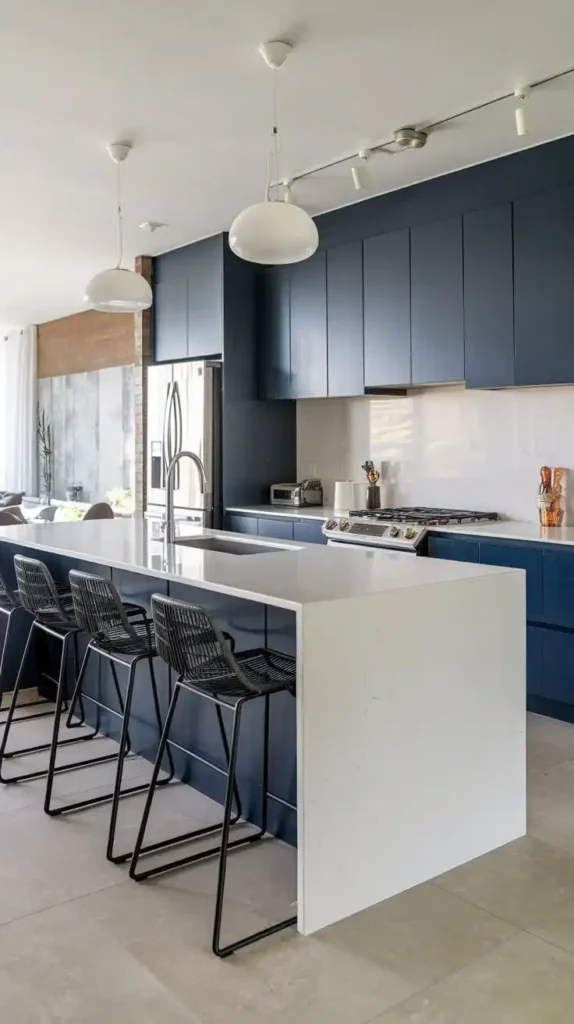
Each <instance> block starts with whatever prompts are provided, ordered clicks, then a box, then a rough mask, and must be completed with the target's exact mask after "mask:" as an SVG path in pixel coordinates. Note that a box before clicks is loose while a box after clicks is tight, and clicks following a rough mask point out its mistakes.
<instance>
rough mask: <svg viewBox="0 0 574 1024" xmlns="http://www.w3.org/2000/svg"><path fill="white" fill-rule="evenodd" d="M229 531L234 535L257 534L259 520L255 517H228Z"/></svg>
mask: <svg viewBox="0 0 574 1024" xmlns="http://www.w3.org/2000/svg"><path fill="white" fill-rule="evenodd" d="M227 529H228V530H231V531H232V533H255V534H256V533H257V519H256V518H255V516H236V515H228V517H227Z"/></svg>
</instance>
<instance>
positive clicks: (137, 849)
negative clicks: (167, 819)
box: [129, 685, 180, 882]
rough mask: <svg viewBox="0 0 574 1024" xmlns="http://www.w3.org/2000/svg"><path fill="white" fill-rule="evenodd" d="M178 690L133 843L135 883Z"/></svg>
mask: <svg viewBox="0 0 574 1024" xmlns="http://www.w3.org/2000/svg"><path fill="white" fill-rule="evenodd" d="M179 690H180V688H179V686H177V685H176V686H175V687H174V691H173V696H172V698H171V700H170V702H169V708H168V710H167V715H166V719H165V724H164V727H163V732H162V734H161V739H160V741H159V747H158V748H157V755H156V759H155V764H154V766H153V772H152V777H151V781H150V784H149V790H148V794H147V797H146V802H145V806H144V810H143V814H142V820H141V822H140V827H139V831H138V834H137V838H136V843H135V846H134V852H133V854H132V860H131V864H130V872H129V874H130V878H133V879H134V880H135V881H136V882H137V881H140V879H141V878H142V877H143V876H142V875H139V876H138V874H137V865H138V860H139V858H140V854H141V853H142V851H143V848H144V846H143V842H144V839H145V833H146V829H147V823H148V821H149V815H150V811H151V805H152V802H153V798H154V793H155V789H156V786H157V780H158V778H159V773H160V771H161V762H162V761H163V755H164V753H165V750H166V747H167V742H168V739H169V731H170V729H171V723H172V721H173V716H174V714H175V709H176V707H177V702H178V700H179ZM146 877H147V876H146Z"/></svg>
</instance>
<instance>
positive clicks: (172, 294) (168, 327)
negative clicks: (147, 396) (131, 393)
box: [152, 273, 187, 363]
mask: <svg viewBox="0 0 574 1024" xmlns="http://www.w3.org/2000/svg"><path fill="white" fill-rule="evenodd" d="M152 308H153V321H154V331H153V334H154V358H155V361H156V362H164V363H170V362H173V361H174V360H175V359H187V276H186V275H185V274H184V273H182V274H179V275H174V277H173V278H169V277H167V278H166V279H165V280H164V281H161V280H159V281H155V282H154V289H153V307H152Z"/></svg>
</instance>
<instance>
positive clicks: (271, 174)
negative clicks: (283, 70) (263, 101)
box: [265, 71, 279, 203]
mask: <svg viewBox="0 0 574 1024" xmlns="http://www.w3.org/2000/svg"><path fill="white" fill-rule="evenodd" d="M276 75H277V71H275V76H274V78H273V127H272V129H271V139H270V142H269V153H268V156H267V180H266V182H265V202H267V203H270V202H272V196H271V190H272V189H273V188H274V186H275V185H276V184H277V181H278V177H279V129H278V127H277V78H276Z"/></svg>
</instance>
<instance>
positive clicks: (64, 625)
mask: <svg viewBox="0 0 574 1024" xmlns="http://www.w3.org/2000/svg"><path fill="white" fill-rule="evenodd" d="M14 564H15V566H16V568H17V572H18V567H19V566H22V567H23V569H24V570H25V567H26V566H28V567H29V568H31V569H32V570H33V571H35V572H38V573H40V574H41V576H42V577H43V581H42V582H43V586H44V588H45V595H46V604H45V607H44V609H43V610H41V611H40V613H39V615H38V614H36V611H35V609H34V606H33V604H30V603H29V600H28V598H27V597H26V592H25V589H24V587H23V586H22V587H20V589H19V594H20V598H21V601H22V605H23V607H24V608H25V610H26V611H28V612H29V614H30V615H31V616H33V620H32V625H31V627H30V632H29V634H28V639H27V641H26V646H25V648H24V653H23V655H22V660H21V662H20V668H19V670H18V675H17V677H16V683H15V686H14V691H13V694H12V700H11V702H10V707H9V709H8V715H7V718H6V723H5V726H4V733H3V736H2V741H1V743H0V783H3V784H5V785H13V784H15V783H18V782H25V781H32V780H34V779H43V778H46V779H47V786H46V798H45V801H44V810H45V811H46V813H47V814H50V815H54V814H62V813H64V811H66V810H71V809H72V808H71V807H70V806H67V807H58V808H55V809H52V808H51V806H50V803H51V792H52V787H53V780H54V775H55V774H63V773H65V772H71V771H76V770H79V769H81V768H90V767H91V766H92V765H96V764H105V763H106V762H109V761H115V760H116V759H117V756H118V755H117V754H115V753H114V754H103V755H102V756H101V757H95V758H89V759H87V760H81V761H72V762H68V763H67V764H64V765H61V766H59V767H56V764H55V759H56V754H57V750H58V748H59V747H63V746H67V745H68V744H70V743H85V742H88V741H90V740H93V739H95V738H96V737H97V736H98V735H99V732H98V729H97V728H96V729H94V730H92V731H90V732H88V733H82V734H78V735H75V736H72V737H70V738H68V739H60V738H59V731H60V717H61V715H62V712H63V711H68V720H67V723H66V724H67V726H68V728H71V729H77V728H79V727H81V726H83V725H84V724H85V715H84V707H83V699H84V696H86V695H84V694H82V692H81V687H80V686H79V685H78V681H79V682H80V683H81V679H83V675H84V674H85V668H86V662H87V655H88V652H89V645H88V648H87V649H86V653H85V655H84V659H83V662H82V668H81V669H80V673H79V675H78V636H79V635H80V634H81V633H82V632H84V631H83V629H82V628H81V627H80V626H79V625H78V624H77V622H75V620H74V619H72V618H71V616H70V614H69V613H68V612H67V611H66V610H65V608H64V605H63V603H62V600H63V598H64V596H69V591H68V592H67V594H66V595H65V594H64V592H63V590H62V588H60V589H58V587H57V585H56V584H55V582H54V580H53V578H52V576H51V573H50V572H49V570H48V568H47V566H45V565H44V563H43V562H40V561H38V560H37V559H31V558H27V557H25V556H23V555H16V556H15V558H14ZM26 604H28V605H29V606H28V608H26ZM131 610H132V614H137V615H143V616H144V617H145V609H144V608H141V607H140V606H138V605H132V606H131ZM46 613H49V614H51V615H52V616H53V617H54V622H53V624H50V625H49V624H48V622H47V621H43V617H44V618H45V617H46ZM35 630H39V631H40V632H43V633H45V634H46V635H48V636H51V637H54V638H55V639H56V640H58V641H59V642H60V643H61V645H62V648H61V654H60V665H59V671H58V677H57V679H56V680H54V682H55V683H56V701H55V707H54V708H52V709H51V710H50V711H48V712H44V713H42V714H41V715H38V716H36V717H47V716H52V717H53V719H54V727H53V731H52V738H51V740H50V742H49V743H37V744H34V745H33V746H29V747H19V748H17V749H15V750H10V751H7V750H6V747H7V744H8V739H9V736H10V730H11V727H12V725H13V724H16V723H17V722H19V721H30V718H31V717H32V716H27V717H26V716H22V717H21V718H20V719H18V718H16V717H15V713H16V710H17V708H18V706H19V705H18V696H19V693H20V690H21V688H22V683H23V679H24V671H25V668H26V664H27V660H28V655H29V652H30V649H31V646H32V641H33V639H34V632H35ZM70 641H71V642H72V646H71V647H70ZM70 650H71V651H72V654H73V665H74V677H75V687H74V694H73V697H72V700H71V702H70V706H69V710H68V702H67V691H66V676H67V671H66V670H67V665H68V655H69V652H70ZM82 669H83V671H82ZM80 677H81V678H80ZM50 678H51V677H50ZM114 683H115V689H116V694H117V697H118V702H119V706H120V709H121V711H122V712H123V700H122V696H121V691H120V688H119V684H118V680H117V676H116V675H115V674H114ZM76 704H78V705H79V708H80V718H79V720H78V721H75V722H72V715H73V713H74V710H75V706H76ZM102 707H105V709H106V710H108V711H109V712H111V713H112V714H117V712H115V711H114V709H113V708H108V707H107V705H102ZM44 751H50V755H49V762H48V766H47V767H46V768H41V769H38V770H36V771H29V772H24V773H22V774H19V775H11V776H8V777H6V776H4V775H3V772H2V768H3V764H4V760H10V759H12V758H18V757H24V756H26V755H32V754H37V753H42V752H44ZM145 788H146V787H145V786H143V787H142V790H143V789H145ZM108 799H110V797H108ZM95 802H100V801H99V800H95V799H94V798H92V799H91V800H85V801H78V802H76V804H75V805H74V809H75V810H79V809H80V807H82V806H83V807H89V806H92V805H93V803H95Z"/></svg>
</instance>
